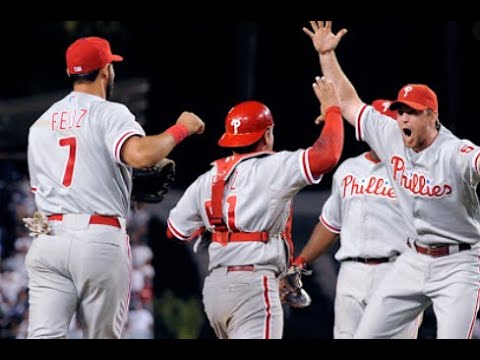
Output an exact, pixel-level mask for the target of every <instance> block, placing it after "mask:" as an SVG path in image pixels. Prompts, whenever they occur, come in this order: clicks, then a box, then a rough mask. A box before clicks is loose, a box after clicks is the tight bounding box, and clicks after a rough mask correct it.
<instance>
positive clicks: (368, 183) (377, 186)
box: [342, 175, 396, 199]
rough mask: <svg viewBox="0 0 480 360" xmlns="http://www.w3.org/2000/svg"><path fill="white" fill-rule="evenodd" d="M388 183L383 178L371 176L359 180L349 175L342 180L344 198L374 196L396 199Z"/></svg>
mask: <svg viewBox="0 0 480 360" xmlns="http://www.w3.org/2000/svg"><path fill="white" fill-rule="evenodd" d="M387 184H388V181H387V180H385V179H384V178H382V177H376V176H370V177H368V178H366V179H357V178H356V177H355V176H353V175H347V176H345V177H344V178H343V180H342V186H343V197H344V198H345V197H347V196H355V195H374V196H383V197H386V198H389V199H395V198H396V196H395V192H394V191H393V188H392V187H391V186H390V185H387Z"/></svg>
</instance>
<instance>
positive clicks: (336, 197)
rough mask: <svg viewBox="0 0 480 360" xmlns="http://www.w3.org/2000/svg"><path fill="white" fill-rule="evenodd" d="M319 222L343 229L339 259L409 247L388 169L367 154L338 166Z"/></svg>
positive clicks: (385, 254)
mask: <svg viewBox="0 0 480 360" xmlns="http://www.w3.org/2000/svg"><path fill="white" fill-rule="evenodd" d="M391 122H393V121H391ZM320 221H322V223H323V224H324V225H325V227H326V228H327V229H329V230H330V231H332V232H334V233H337V234H340V232H341V243H340V244H341V246H340V249H339V251H338V252H337V254H336V255H335V258H336V259H337V260H339V261H342V260H345V259H346V258H355V257H359V258H388V257H392V256H395V255H399V254H400V253H402V252H403V251H404V250H405V248H406V234H405V226H404V225H403V219H402V215H401V213H400V208H399V207H398V201H397V197H396V196H395V192H394V190H393V187H392V184H391V182H390V179H389V178H388V174H387V171H386V169H385V166H383V164H382V163H381V162H374V161H373V160H371V159H370V158H369V156H368V153H365V154H362V155H360V156H357V157H355V158H351V159H347V160H345V161H344V162H343V163H342V164H341V165H340V166H339V167H338V169H337V171H336V172H335V174H334V176H333V182H332V194H331V195H330V197H329V198H328V200H327V201H326V202H325V204H324V206H323V209H322V215H321V217H320Z"/></svg>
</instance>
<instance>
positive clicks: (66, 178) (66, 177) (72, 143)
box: [58, 136, 77, 187]
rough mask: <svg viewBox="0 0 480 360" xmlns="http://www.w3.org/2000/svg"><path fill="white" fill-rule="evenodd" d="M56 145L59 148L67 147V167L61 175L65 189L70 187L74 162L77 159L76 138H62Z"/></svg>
mask: <svg viewBox="0 0 480 360" xmlns="http://www.w3.org/2000/svg"><path fill="white" fill-rule="evenodd" d="M58 143H59V145H60V146H61V147H65V146H68V147H69V152H68V160H67V166H66V167H65V172H64V174H63V181H62V184H63V186H65V187H70V186H71V185H72V181H73V171H74V170H75V160H76V158H77V138H76V137H74V136H72V137H68V138H63V139H60V140H59V141H58Z"/></svg>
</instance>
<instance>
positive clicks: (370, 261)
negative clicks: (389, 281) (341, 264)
mask: <svg viewBox="0 0 480 360" xmlns="http://www.w3.org/2000/svg"><path fill="white" fill-rule="evenodd" d="M391 259H392V258H359V257H350V258H346V259H345V260H343V261H355V262H359V263H362V264H366V265H379V264H383V263H387V262H390V261H391Z"/></svg>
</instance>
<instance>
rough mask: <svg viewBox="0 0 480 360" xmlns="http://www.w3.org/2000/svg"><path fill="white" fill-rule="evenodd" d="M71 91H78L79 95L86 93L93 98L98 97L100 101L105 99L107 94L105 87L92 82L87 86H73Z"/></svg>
mask: <svg viewBox="0 0 480 360" xmlns="http://www.w3.org/2000/svg"><path fill="white" fill-rule="evenodd" d="M73 90H74V91H78V92H81V93H86V94H90V95H94V96H98V97H100V98H102V99H106V98H107V94H106V92H105V87H104V86H102V84H101V83H99V82H97V81H94V82H92V83H88V84H75V85H73Z"/></svg>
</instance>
